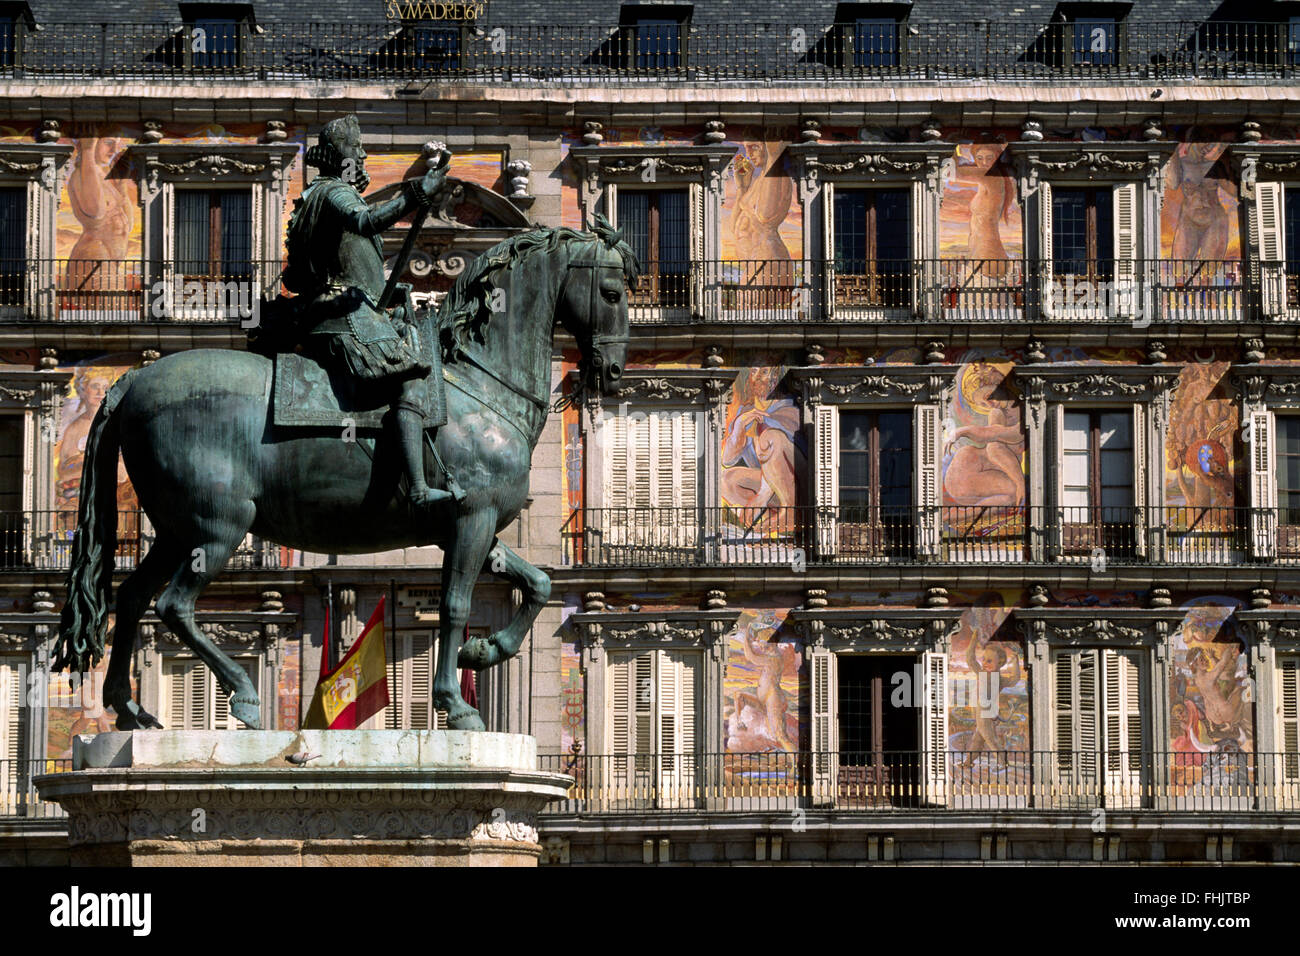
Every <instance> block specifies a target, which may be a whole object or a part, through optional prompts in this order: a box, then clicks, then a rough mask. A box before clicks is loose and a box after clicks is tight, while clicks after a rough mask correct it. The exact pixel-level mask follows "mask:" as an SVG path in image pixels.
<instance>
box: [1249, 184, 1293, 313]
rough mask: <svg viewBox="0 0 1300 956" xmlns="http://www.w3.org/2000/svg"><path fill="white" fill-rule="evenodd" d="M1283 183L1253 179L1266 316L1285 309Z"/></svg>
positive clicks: (1261, 281) (1261, 290)
mask: <svg viewBox="0 0 1300 956" xmlns="http://www.w3.org/2000/svg"><path fill="white" fill-rule="evenodd" d="M1282 193H1283V186H1282V184H1281V183H1260V182H1257V183H1255V227H1256V229H1257V230H1258V233H1259V264H1260V272H1261V274H1260V294H1261V297H1262V300H1263V307H1264V314H1265V315H1266V316H1274V315H1280V314H1281V313H1283V312H1284V311H1286V233H1285V232H1284V230H1283V224H1282V216H1283V198H1282Z"/></svg>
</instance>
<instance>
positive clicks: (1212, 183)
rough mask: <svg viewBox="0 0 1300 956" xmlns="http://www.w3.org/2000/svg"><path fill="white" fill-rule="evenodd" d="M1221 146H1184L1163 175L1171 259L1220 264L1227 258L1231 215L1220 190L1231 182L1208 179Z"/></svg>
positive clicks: (1219, 144)
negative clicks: (1216, 262)
mask: <svg viewBox="0 0 1300 956" xmlns="http://www.w3.org/2000/svg"><path fill="white" fill-rule="evenodd" d="M1222 152H1223V144H1222V143H1184V144H1182V145H1180V146H1179V147H1178V150H1177V152H1175V154H1174V157H1173V159H1172V160H1171V161H1170V163H1169V167H1168V171H1167V172H1166V174H1165V175H1166V179H1165V181H1166V189H1165V204H1164V210H1163V215H1164V217H1165V222H1168V223H1172V225H1173V245H1172V249H1171V255H1172V258H1173V259H1176V260H1177V259H1183V260H1187V259H1196V260H1201V259H1205V260H1211V261H1213V260H1219V259H1224V258H1226V257H1227V253H1228V243H1229V239H1230V236H1231V229H1232V220H1233V214H1232V213H1230V212H1229V211H1228V209H1226V208H1225V207H1224V204H1223V201H1222V199H1221V198H1220V190H1221V188H1222V189H1226V190H1232V189H1233V187H1232V185H1231V180H1227V179H1221V178H1219V177H1216V176H1213V175H1211V173H1212V171H1213V168H1214V165H1215V163H1216V162H1217V160H1218V158H1219V156H1220V154H1221V153H1222Z"/></svg>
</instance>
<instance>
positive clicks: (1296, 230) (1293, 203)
mask: <svg viewBox="0 0 1300 956" xmlns="http://www.w3.org/2000/svg"><path fill="white" fill-rule="evenodd" d="M1281 192H1282V236H1283V242H1282V250H1281V257H1282V258H1283V260H1284V261H1285V262H1286V266H1285V270H1284V271H1285V273H1286V307H1287V309H1288V310H1291V309H1300V185H1295V184H1288V185H1286V186H1282V187H1281Z"/></svg>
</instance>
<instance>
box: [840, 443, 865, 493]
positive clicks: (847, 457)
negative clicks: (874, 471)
mask: <svg viewBox="0 0 1300 956" xmlns="http://www.w3.org/2000/svg"><path fill="white" fill-rule="evenodd" d="M867 474H868V472H867V456H866V455H865V454H863V453H861V452H849V453H848V454H843V455H840V486H841V487H844V486H848V485H852V486H856V487H860V488H865V487H866V485H867V480H868V478H867Z"/></svg>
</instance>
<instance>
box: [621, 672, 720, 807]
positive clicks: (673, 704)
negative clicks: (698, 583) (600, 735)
mask: <svg viewBox="0 0 1300 956" xmlns="http://www.w3.org/2000/svg"><path fill="white" fill-rule="evenodd" d="M702 657H703V655H702V653H701V652H699V651H676V650H645V651H623V652H613V653H611V654H610V655H609V665H608V669H607V671H606V674H607V677H606V680H607V681H608V685H607V686H608V700H609V708H610V709H609V717H608V720H607V722H606V728H607V735H608V739H607V743H606V752H607V754H608V755H609V757H608V759H609V768H608V775H609V786H610V787H611V788H612V789H613V793H614V797H615V799H618V798H619V797H620V796H621V795H627V796H629V797H631V796H633V795H634V794H654V799H655V801H656V803H657V805H659V806H686V805H690V803H691V802H693V800H694V796H695V794H694V787H695V782H696V778H697V773H698V772H699V770H701V769H702V768H699V767H697V762H698V759H699V750H700V739H699V736H700V735H699V732H698V726H699V714H698V711H697V708H698V707H699V702H700V701H701V700H702V687H701V675H702Z"/></svg>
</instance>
